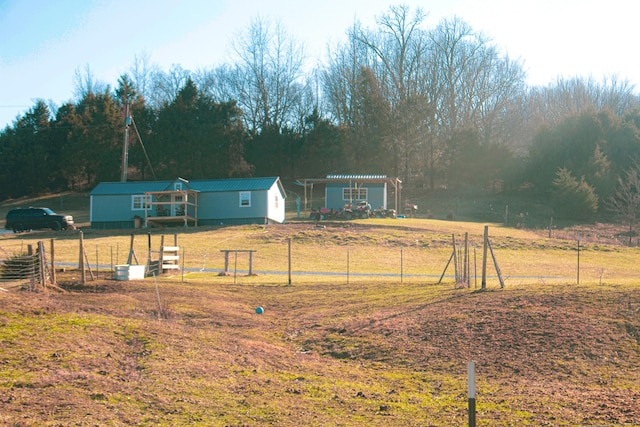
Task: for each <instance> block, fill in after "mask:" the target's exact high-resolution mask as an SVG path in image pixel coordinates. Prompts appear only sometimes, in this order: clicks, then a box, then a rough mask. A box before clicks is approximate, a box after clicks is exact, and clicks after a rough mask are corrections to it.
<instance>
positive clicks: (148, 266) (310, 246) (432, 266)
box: [0, 234, 638, 288]
mask: <svg viewBox="0 0 640 427" xmlns="http://www.w3.org/2000/svg"><path fill="white" fill-rule="evenodd" d="M80 235H81V234H80ZM34 237H36V236H35V235H34ZM81 240H82V239H79V238H78V236H76V235H75V234H66V235H64V237H62V238H56V239H55V240H47V241H38V240H35V239H33V240H32V239H30V238H26V236H25V237H21V238H19V239H2V240H0V281H2V282H4V283H32V282H33V281H38V280H40V281H42V278H41V277H40V276H39V274H40V273H39V271H40V269H39V267H38V265H37V264H38V262H37V261H34V260H33V259H32V258H29V256H32V255H33V254H37V253H39V250H37V248H38V245H41V246H42V248H43V249H42V252H43V253H44V255H45V263H46V265H45V268H44V270H45V272H48V273H46V274H48V275H55V273H56V271H62V270H78V271H82V272H85V271H86V272H87V278H86V280H94V279H115V278H116V272H117V269H118V266H122V265H141V266H144V271H145V275H146V276H150V275H152V274H153V273H155V274H156V275H160V274H161V273H164V275H165V277H172V278H173V279H175V277H176V276H178V277H179V278H180V280H183V281H190V280H193V281H196V280H198V281H206V282H210V283H229V282H231V281H232V282H233V283H277V284H290V283H292V282H308V281H330V282H333V283H345V284H349V283H356V282H366V281H387V282H389V281H393V282H398V283H405V282H406V283H437V282H439V281H445V282H453V283H454V284H456V285H460V284H464V285H466V286H468V287H472V288H474V287H475V288H478V287H481V286H483V283H482V280H483V274H486V280H487V282H488V286H490V287H492V286H495V287H497V286H502V283H501V281H502V280H501V279H502V278H501V277H500V274H499V273H500V270H502V275H503V276H504V277H503V278H504V281H505V282H506V283H507V284H510V283H511V284H513V283H525V282H527V283H531V282H532V281H537V282H545V283H548V282H554V281H558V282H565V283H566V282H572V281H574V280H575V281H584V282H587V281H591V282H596V283H598V282H602V281H603V280H606V279H609V280H611V277H610V276H611V273H610V271H609V270H610V268H609V267H608V266H615V270H616V274H618V275H620V276H621V277H623V278H629V277H631V278H634V279H636V280H637V276H638V273H637V272H636V264H637V263H636V261H635V259H636V257H637V250H634V249H630V250H629V251H628V252H627V251H608V252H603V251H601V252H595V251H594V250H591V251H588V252H585V253H582V254H581V253H580V252H579V251H578V252H577V253H576V254H573V253H569V256H566V254H562V256H558V252H557V251H553V250H550V251H539V250H538V251H536V250H531V251H529V250H527V248H524V249H523V248H517V249H513V250H511V249H505V248H504V247H499V248H496V247H492V248H490V249H491V250H490V252H489V255H487V254H486V253H485V251H484V250H483V249H484V248H483V242H482V241H477V240H476V241H474V240H473V239H469V240H468V241H466V243H465V240H466V239H464V238H463V237H462V236H452V239H451V243H450V244H448V245H447V244H439V245H437V244H432V243H431V242H430V241H429V240H428V239H423V240H419V241H418V240H416V241H415V242H407V241H406V240H405V241H403V242H399V241H392V240H385V241H384V242H370V243H369V244H366V245H363V244H361V243H357V242H356V243H354V244H350V242H349V241H348V240H347V241H342V242H340V243H339V244H336V243H333V242H331V241H330V239H328V240H325V241H321V240H319V241H316V242H312V243H308V242H305V243H297V242H296V241H295V240H294V241H291V240H290V239H286V238H284V239H274V240H268V239H264V240H255V241H251V240H247V239H242V240H237V241H234V240H233V239H221V240H215V239H211V238H209V240H207V241H206V242H205V243H202V242H196V243H192V242H189V241H188V240H187V239H185V240H184V242H179V241H178V236H177V235H168V236H153V241H151V237H149V238H148V239H147V237H146V236H144V235H136V236H135V239H134V237H133V235H131V236H127V235H121V236H113V237H105V236H100V238H91V239H87V240H85V241H84V243H81ZM456 242H457V243H456ZM163 247H164V248H166V247H170V248H173V249H175V251H174V253H172V254H171V255H170V257H171V258H172V259H171V260H167V259H166V258H165V259H162V258H163V254H162V251H161V248H163ZM574 250H575V249H570V251H574ZM564 252H567V250H565V251H564ZM490 255H491V256H490ZM164 256H165V257H166V256H167V255H166V254H164ZM169 263H170V264H171V265H172V266H171V267H170V268H165V267H166V266H167V265H168V264H169ZM160 265H162V266H163V268H162V269H161V268H160ZM83 280H85V279H83Z"/></svg>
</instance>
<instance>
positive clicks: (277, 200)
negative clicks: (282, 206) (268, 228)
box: [276, 194, 278, 208]
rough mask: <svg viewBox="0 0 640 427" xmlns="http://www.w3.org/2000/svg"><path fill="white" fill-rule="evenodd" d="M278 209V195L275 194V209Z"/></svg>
mask: <svg viewBox="0 0 640 427" xmlns="http://www.w3.org/2000/svg"><path fill="white" fill-rule="evenodd" d="M277 207H278V195H277V194H276V208H277Z"/></svg>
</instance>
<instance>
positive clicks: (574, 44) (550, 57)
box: [0, 0, 640, 129]
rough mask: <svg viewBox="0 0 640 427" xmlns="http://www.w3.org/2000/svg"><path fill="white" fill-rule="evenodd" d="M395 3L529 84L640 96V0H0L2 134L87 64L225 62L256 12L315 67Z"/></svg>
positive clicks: (55, 98)
mask: <svg viewBox="0 0 640 427" xmlns="http://www.w3.org/2000/svg"><path fill="white" fill-rule="evenodd" d="M398 4H406V5H408V6H410V7H411V8H412V10H413V9H415V8H417V7H421V8H422V9H423V11H425V12H426V13H428V17H427V19H426V21H425V23H424V27H425V28H426V29H431V28H434V27H435V26H436V25H437V24H438V22H440V21H441V20H442V19H444V18H452V17H454V16H456V17H459V18H461V19H463V20H464V21H466V22H467V23H468V24H469V25H470V26H471V27H472V28H473V29H474V30H475V31H477V32H481V33H482V34H484V35H485V36H486V37H488V38H490V39H491V41H492V43H493V44H494V45H496V46H497V47H498V48H499V49H501V51H502V52H503V53H504V54H508V55H509V57H511V58H514V59H519V60H521V61H522V62H523V65H524V69H525V71H526V72H527V75H528V83H529V84H530V85H547V84H551V83H553V82H554V81H556V80H557V79H558V78H560V77H563V78H571V77H576V76H577V77H585V78H587V77H593V78H595V79H596V80H598V81H601V80H602V79H603V78H605V77H608V76H612V75H616V76H618V78H620V79H622V80H628V81H629V82H630V83H631V84H633V85H635V86H636V92H637V93H639V92H640V55H639V51H638V50H639V48H638V45H637V37H636V35H635V34H634V33H635V31H634V30H635V27H636V25H637V16H638V12H640V1H637V0H398V1H392V0H322V1H314V2H309V1H303V0H56V1H50V0H0V129H4V127H5V126H6V125H11V124H12V123H13V121H14V120H15V119H16V117H17V116H21V115H23V114H24V113H25V112H26V111H27V110H29V109H30V108H31V107H33V106H34V104H35V102H36V101H37V100H38V99H43V100H45V101H47V102H52V103H53V104H55V105H61V104H63V103H65V102H67V101H70V100H73V98H74V75H75V74H76V73H77V72H81V73H83V72H85V71H86V69H87V67H88V68H89V69H90V71H91V73H92V74H93V75H94V77H95V78H96V79H97V80H100V81H102V82H104V83H107V84H109V85H110V86H111V87H112V88H113V87H116V86H117V80H118V77H119V76H120V75H122V74H123V73H125V72H127V71H128V69H129V68H130V67H131V66H132V65H133V63H134V61H135V59H136V57H138V58H141V57H143V56H148V58H149V60H150V62H151V63H152V64H156V65H158V66H159V67H160V68H161V69H163V70H165V71H167V70H169V68H170V67H171V65H173V64H178V65H180V66H181V67H182V68H184V69H187V70H192V71H195V70H198V69H204V68H213V67H216V66H218V65H221V64H223V63H230V62H231V61H232V50H231V42H232V41H233V39H234V37H237V36H238V34H239V33H240V32H242V31H243V30H244V29H246V28H247V27H248V26H249V24H250V22H251V20H252V19H255V18H258V17H259V18H262V19H266V20H271V21H272V22H276V21H279V22H280V23H281V24H282V26H283V27H284V28H285V29H286V30H287V32H288V33H289V34H290V36H291V37H292V38H294V39H295V40H296V41H298V42H300V43H303V44H304V45H305V47H306V51H307V54H308V56H309V58H310V61H312V64H314V63H322V62H323V61H324V58H325V55H326V52H327V46H328V45H330V46H335V44H336V43H340V42H342V41H344V40H345V33H346V31H347V29H348V28H349V27H351V26H352V25H353V24H354V22H360V23H361V24H362V25H363V26H365V27H370V28H373V27H374V26H375V22H376V17H379V16H380V15H382V14H383V13H385V12H386V11H388V9H389V6H391V5H398Z"/></svg>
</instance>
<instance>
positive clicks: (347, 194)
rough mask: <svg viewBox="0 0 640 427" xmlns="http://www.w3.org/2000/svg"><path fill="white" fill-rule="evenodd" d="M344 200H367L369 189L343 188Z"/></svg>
mask: <svg viewBox="0 0 640 427" xmlns="http://www.w3.org/2000/svg"><path fill="white" fill-rule="evenodd" d="M342 200H345V201H351V200H367V188H362V187H360V188H357V187H354V188H343V189H342Z"/></svg>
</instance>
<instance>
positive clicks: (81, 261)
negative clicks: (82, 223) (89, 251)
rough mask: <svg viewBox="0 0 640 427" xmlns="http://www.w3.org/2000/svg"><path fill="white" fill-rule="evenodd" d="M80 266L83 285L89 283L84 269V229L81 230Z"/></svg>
mask: <svg viewBox="0 0 640 427" xmlns="http://www.w3.org/2000/svg"><path fill="white" fill-rule="evenodd" d="M78 267H79V268H80V277H81V279H82V286H84V285H86V284H87V274H86V272H85V271H84V238H83V236H82V230H80V254H79V260H78Z"/></svg>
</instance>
